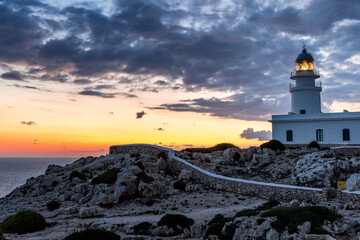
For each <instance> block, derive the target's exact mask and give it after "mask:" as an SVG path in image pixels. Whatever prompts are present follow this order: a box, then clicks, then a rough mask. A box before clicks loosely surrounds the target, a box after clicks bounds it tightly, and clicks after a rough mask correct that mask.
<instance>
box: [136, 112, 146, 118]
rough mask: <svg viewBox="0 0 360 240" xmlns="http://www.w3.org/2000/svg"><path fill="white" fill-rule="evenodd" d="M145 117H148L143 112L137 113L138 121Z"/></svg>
mask: <svg viewBox="0 0 360 240" xmlns="http://www.w3.org/2000/svg"><path fill="white" fill-rule="evenodd" d="M144 115H146V112H144V111H141V112H137V113H136V119H139V118H142V117H143V116H144Z"/></svg>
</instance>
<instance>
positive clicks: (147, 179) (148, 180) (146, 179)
mask: <svg viewBox="0 0 360 240" xmlns="http://www.w3.org/2000/svg"><path fill="white" fill-rule="evenodd" d="M136 177H137V181H138V183H139V182H140V181H143V182H144V183H151V182H152V181H154V178H153V177H150V176H149V175H147V174H146V172H141V173H138V174H137V175H136Z"/></svg>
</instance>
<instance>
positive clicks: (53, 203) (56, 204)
mask: <svg viewBox="0 0 360 240" xmlns="http://www.w3.org/2000/svg"><path fill="white" fill-rule="evenodd" d="M46 207H47V209H48V210H49V211H54V210H55V209H59V208H60V203H59V202H58V201H54V200H53V201H50V202H48V203H47V204H46Z"/></svg>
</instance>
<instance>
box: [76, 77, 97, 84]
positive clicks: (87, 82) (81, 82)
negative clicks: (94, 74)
mask: <svg viewBox="0 0 360 240" xmlns="http://www.w3.org/2000/svg"><path fill="white" fill-rule="evenodd" d="M73 83H74V84H77V85H88V84H91V83H92V81H90V80H89V79H84V78H81V79H76V80H74V81H73Z"/></svg>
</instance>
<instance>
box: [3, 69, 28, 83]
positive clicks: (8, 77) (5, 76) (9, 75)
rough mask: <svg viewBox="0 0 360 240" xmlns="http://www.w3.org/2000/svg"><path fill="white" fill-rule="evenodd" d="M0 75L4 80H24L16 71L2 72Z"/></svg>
mask: <svg viewBox="0 0 360 240" xmlns="http://www.w3.org/2000/svg"><path fill="white" fill-rule="evenodd" d="M0 77H1V78H3V79H6V80H15V81H22V82H23V81H24V79H23V76H22V74H21V73H20V72H17V71H13V72H6V73H3V74H1V75H0Z"/></svg>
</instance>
